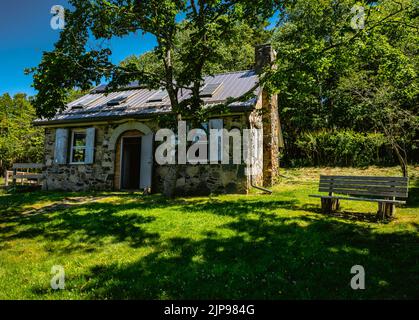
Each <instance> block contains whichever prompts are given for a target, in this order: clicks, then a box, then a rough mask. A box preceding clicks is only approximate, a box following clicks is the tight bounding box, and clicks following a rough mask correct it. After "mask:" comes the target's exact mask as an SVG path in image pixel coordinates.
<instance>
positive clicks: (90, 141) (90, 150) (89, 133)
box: [84, 128, 95, 164]
mask: <svg viewBox="0 0 419 320" xmlns="http://www.w3.org/2000/svg"><path fill="white" fill-rule="evenodd" d="M94 155H95V128H88V129H86V155H85V159H84V163H86V164H92V163H93V161H94Z"/></svg>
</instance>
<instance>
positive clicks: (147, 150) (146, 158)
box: [140, 133, 154, 189]
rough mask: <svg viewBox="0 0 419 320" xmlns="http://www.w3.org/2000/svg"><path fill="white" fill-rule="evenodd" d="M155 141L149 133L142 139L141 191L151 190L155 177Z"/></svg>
mask: <svg viewBox="0 0 419 320" xmlns="http://www.w3.org/2000/svg"><path fill="white" fill-rule="evenodd" d="M153 141H154V136H153V134H152V133H149V134H147V135H145V136H143V137H142V138H141V164H140V189H145V188H151V181H152V175H153Z"/></svg>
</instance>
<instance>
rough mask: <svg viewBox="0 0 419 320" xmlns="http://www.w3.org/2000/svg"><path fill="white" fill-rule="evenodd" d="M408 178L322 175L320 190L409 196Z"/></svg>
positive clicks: (348, 193)
mask: <svg viewBox="0 0 419 320" xmlns="http://www.w3.org/2000/svg"><path fill="white" fill-rule="evenodd" d="M408 183H409V181H408V178H403V177H369V176H322V175H321V176H320V183H319V191H320V192H329V193H340V194H347V195H365V196H383V197H390V198H393V197H395V198H396V197H397V198H407V194H408Z"/></svg>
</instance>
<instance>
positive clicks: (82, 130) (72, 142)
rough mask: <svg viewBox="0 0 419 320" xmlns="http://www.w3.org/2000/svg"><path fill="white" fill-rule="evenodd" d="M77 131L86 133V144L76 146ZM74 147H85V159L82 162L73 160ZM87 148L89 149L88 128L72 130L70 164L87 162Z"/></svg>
mask: <svg viewBox="0 0 419 320" xmlns="http://www.w3.org/2000/svg"><path fill="white" fill-rule="evenodd" d="M76 133H84V134H85V136H86V138H85V140H86V142H85V144H84V146H77V147H76V146H74V135H75V134H76ZM74 149H77V150H79V149H84V160H83V161H80V162H74V161H73V154H74V152H73V151H74ZM86 149H87V130H86V129H78V130H71V142H70V164H85V163H86Z"/></svg>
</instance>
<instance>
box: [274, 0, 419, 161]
mask: <svg viewBox="0 0 419 320" xmlns="http://www.w3.org/2000/svg"><path fill="white" fill-rule="evenodd" d="M368 3H369V2H359V3H358V4H359V5H362V6H363V7H364V8H365V13H366V16H365V28H364V29H360V30H353V29H352V28H351V24H350V22H351V19H352V16H353V13H351V7H352V6H353V5H354V2H353V1H349V0H343V1H332V0H324V1H302V0H301V1H300V0H297V1H293V2H292V3H291V4H289V5H288V6H287V7H286V14H285V15H283V19H282V20H281V25H280V26H279V27H278V28H277V29H276V31H275V34H274V36H273V41H272V44H273V45H274V47H275V48H276V50H277V53H278V60H277V66H278V67H277V69H276V70H275V71H274V72H272V73H271V75H270V77H269V82H268V85H269V86H270V87H271V90H272V91H274V92H275V91H276V92H278V91H279V92H280V94H279V105H280V106H283V107H282V108H280V110H281V116H282V119H283V121H282V123H283V124H285V126H286V129H285V130H284V131H285V132H286V134H288V136H289V137H288V141H289V143H290V146H289V147H288V148H287V149H286V150H287V152H289V154H290V156H291V157H299V155H298V151H296V150H295V148H294V146H293V143H294V141H295V139H296V138H297V136H299V135H300V133H301V131H312V130H320V129H323V128H328V129H335V128H344V129H353V130H357V131H362V132H371V131H378V132H382V133H383V134H385V135H386V137H387V138H388V139H392V140H393V141H399V142H400V141H403V140H406V138H407V139H411V140H410V142H409V143H407V144H406V148H407V149H408V150H411V149H412V145H413V144H414V142H413V140H412V139H413V136H414V135H415V132H416V130H417V128H418V127H417V123H416V122H415V121H414V118H415V117H414V115H415V114H417V113H418V107H417V106H418V92H419V91H418V90H419V84H418V77H417V70H419V68H418V48H419V37H418V34H419V33H418V32H417V29H418V28H417V26H418V25H419V23H418V18H417V15H415V14H414V11H415V10H416V11H417V5H416V9H414V8H415V4H414V1H412V0H402V1H393V0H384V1H379V2H374V3H373V4H368ZM396 115H397V116H396ZM398 119H403V120H402V122H403V125H400V124H397V122H399V120H398ZM390 137H391V138H390ZM409 144H410V145H409ZM293 152H295V153H293Z"/></svg>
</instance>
